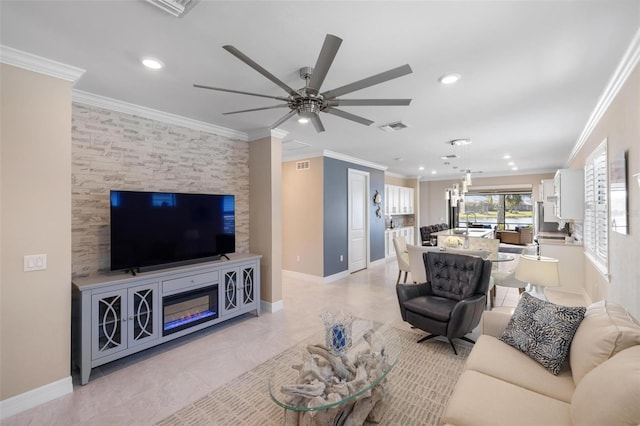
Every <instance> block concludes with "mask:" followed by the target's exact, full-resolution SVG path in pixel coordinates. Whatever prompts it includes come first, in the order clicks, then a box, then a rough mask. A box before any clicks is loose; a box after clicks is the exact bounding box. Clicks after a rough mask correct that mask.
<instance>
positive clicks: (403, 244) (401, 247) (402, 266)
mask: <svg viewBox="0 0 640 426" xmlns="http://www.w3.org/2000/svg"><path fill="white" fill-rule="evenodd" d="M393 247H394V248H395V249H396V259H397V260H398V279H397V280H396V284H398V283H400V276H401V275H402V272H404V281H403V282H405V283H406V282H407V274H408V273H409V272H411V268H410V266H409V253H407V240H406V239H405V238H404V237H402V236H400V237H395V238H394V239H393Z"/></svg>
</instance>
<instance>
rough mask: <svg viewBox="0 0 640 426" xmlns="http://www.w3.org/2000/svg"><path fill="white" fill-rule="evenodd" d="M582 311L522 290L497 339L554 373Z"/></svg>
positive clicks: (567, 349) (576, 327) (562, 358)
mask: <svg viewBox="0 0 640 426" xmlns="http://www.w3.org/2000/svg"><path fill="white" fill-rule="evenodd" d="M585 312H586V308H584V307H568V306H561V305H556V304H553V303H551V302H547V301H545V300H540V299H538V298H536V297H533V296H531V295H529V294H528V293H523V294H522V297H521V298H520V302H518V306H517V307H516V309H515V312H514V313H513V316H512V317H511V319H510V320H509V323H508V324H507V328H506V329H505V330H504V332H503V333H502V336H500V340H502V341H503V342H505V343H506V344H508V345H511V346H513V347H514V348H516V349H518V350H520V351H521V352H523V353H525V354H526V355H528V356H529V357H531V358H533V359H535V360H536V361H538V362H539V363H540V364H542V365H543V366H544V367H545V368H546V369H547V370H549V371H550V372H552V373H553V374H558V373H559V372H560V367H561V366H562V363H563V362H564V360H565V358H566V357H567V354H568V353H569V347H570V346H571V340H572V339H573V336H574V334H575V333H576V330H577V329H578V326H579V325H580V322H581V321H582V319H583V318H584V313H585Z"/></svg>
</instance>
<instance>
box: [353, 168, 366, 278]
mask: <svg viewBox="0 0 640 426" xmlns="http://www.w3.org/2000/svg"><path fill="white" fill-rule="evenodd" d="M368 199H369V173H367V172H363V171H360V170H352V169H349V201H348V206H349V207H348V210H349V212H348V216H349V272H356V271H359V270H361V269H365V268H366V267H367V264H368V260H369V214H368V203H367V200H368Z"/></svg>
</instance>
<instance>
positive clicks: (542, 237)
mask: <svg viewBox="0 0 640 426" xmlns="http://www.w3.org/2000/svg"><path fill="white" fill-rule="evenodd" d="M565 237H567V234H566V233H564V232H539V233H538V235H537V236H536V238H537V239H538V244H555V245H567V246H579V247H582V245H583V244H582V241H576V240H571V241H566V239H565Z"/></svg>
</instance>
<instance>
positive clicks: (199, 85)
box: [193, 84, 289, 102]
mask: <svg viewBox="0 0 640 426" xmlns="http://www.w3.org/2000/svg"><path fill="white" fill-rule="evenodd" d="M193 87H197V88H199V89H209V90H218V91H220V92H229V93H237V94H239V95H249V96H259V97H261V98H268V99H277V100H279V101H285V102H286V101H288V100H289V99H287V98H283V97H280V96H270V95H261V94H259V93H251V92H243V91H240V90H231V89H221V88H220V87H211V86H204V85H202V84H194V85H193Z"/></svg>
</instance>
